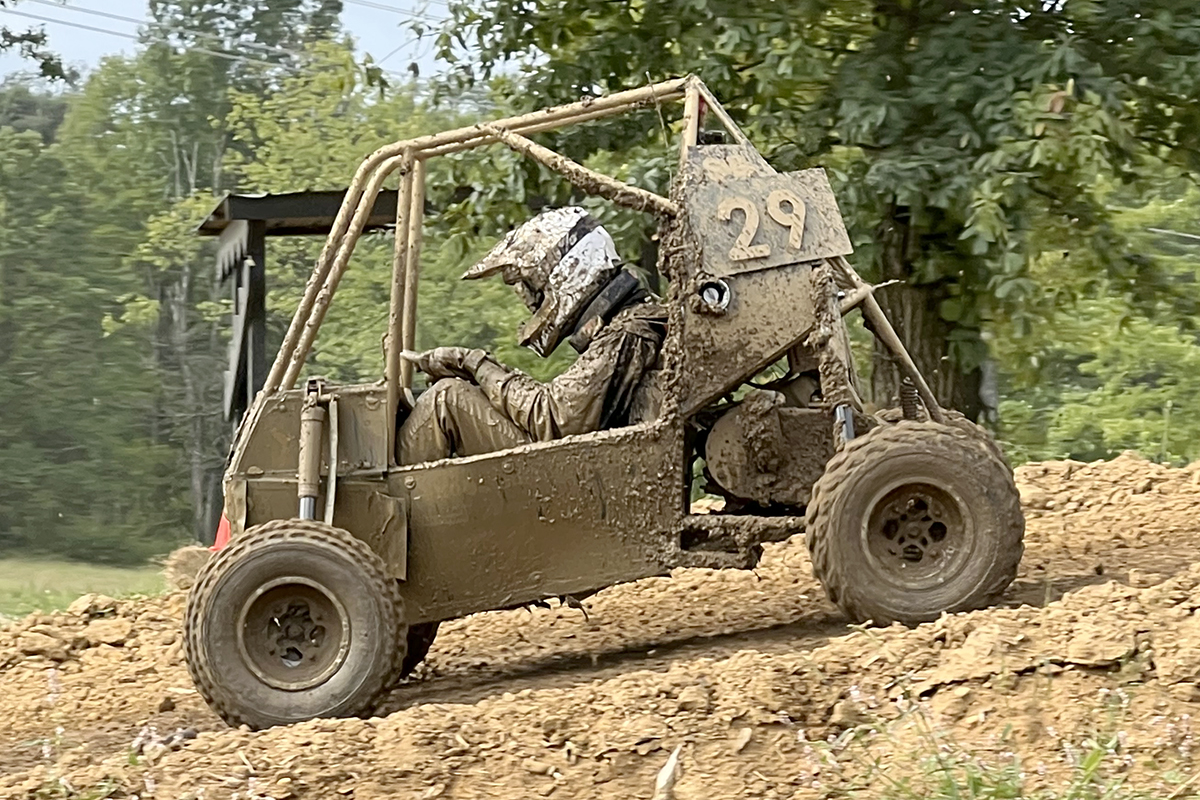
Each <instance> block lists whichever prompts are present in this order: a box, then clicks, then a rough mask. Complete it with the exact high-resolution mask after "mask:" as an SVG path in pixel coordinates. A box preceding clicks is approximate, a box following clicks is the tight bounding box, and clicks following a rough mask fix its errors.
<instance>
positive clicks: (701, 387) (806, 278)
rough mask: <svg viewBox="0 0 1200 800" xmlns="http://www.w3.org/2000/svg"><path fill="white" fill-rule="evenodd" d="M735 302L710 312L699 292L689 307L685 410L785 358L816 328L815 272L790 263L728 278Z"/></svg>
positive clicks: (683, 387)
mask: <svg viewBox="0 0 1200 800" xmlns="http://www.w3.org/2000/svg"><path fill="white" fill-rule="evenodd" d="M723 280H724V283H725V285H726V287H728V288H727V291H728V294H729V302H728V306H727V307H726V308H724V309H714V308H710V307H709V306H707V305H706V304H704V303H703V302H701V298H700V295H699V292H700V291H702V290H703V287H702V286H701V287H699V288H698V290H697V293H696V294H695V295H693V296H692V297H689V298H688V301H687V302H685V304H684V309H683V371H684V374H685V375H686V376H687V379H686V380H685V381H682V382H681V385H680V390H681V392H682V397H681V398H680V410H681V411H682V412H683V413H684V414H691V413H694V412H695V411H697V410H699V409H701V408H703V407H704V406H706V405H708V404H709V403H711V402H712V401H714V400H716V399H718V398H720V397H721V396H722V395H723V394H725V393H726V392H728V391H730V390H732V389H733V388H735V387H737V386H738V385H740V384H741V383H742V382H744V381H745V380H746V379H747V378H749V377H750V376H752V375H754V374H755V373H756V372H758V371H760V370H761V369H763V368H764V367H765V366H767V365H768V364H770V363H771V362H772V361H775V360H776V359H778V358H779V357H780V356H782V355H783V353H784V352H786V351H787V350H788V349H789V348H791V347H792V346H793V345H794V344H796V342H797V341H798V340H799V339H800V338H801V337H802V336H804V334H805V333H807V332H808V331H810V330H812V328H813V326H814V324H815V319H814V317H813V309H812V303H811V299H810V298H811V297H812V269H811V267H810V265H808V264H789V265H787V266H783V267H776V268H775V269H765V270H759V271H758V272H746V273H742V274H740V275H730V276H728V277H726V278H724V279H723Z"/></svg>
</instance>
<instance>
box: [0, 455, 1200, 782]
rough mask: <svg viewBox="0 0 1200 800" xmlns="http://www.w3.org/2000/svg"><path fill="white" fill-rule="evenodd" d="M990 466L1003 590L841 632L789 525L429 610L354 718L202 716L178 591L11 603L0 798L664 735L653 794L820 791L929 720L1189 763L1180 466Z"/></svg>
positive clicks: (1199, 483) (1190, 690)
mask: <svg viewBox="0 0 1200 800" xmlns="http://www.w3.org/2000/svg"><path fill="white" fill-rule="evenodd" d="M1018 477H1019V482H1020V484H1021V488H1022V496H1023V499H1024V501H1025V504H1026V512H1027V515H1028V518H1029V529H1028V534H1027V539H1026V542H1027V552H1026V556H1025V560H1024V562H1023V567H1022V573H1021V577H1020V578H1019V579H1018V582H1017V583H1016V584H1015V585H1014V587H1013V589H1012V590H1011V591H1010V607H1007V608H1000V609H994V610H990V611H984V612H976V613H974V614H967V615H957V616H954V617H948V618H945V619H943V620H941V621H939V622H937V623H933V624H930V625H924V626H921V627H920V628H917V629H915V630H906V629H903V628H899V627H893V628H888V629H884V630H873V631H866V632H862V631H853V630H851V629H849V628H848V627H847V626H846V625H845V623H844V622H842V621H841V620H840V618H839V617H838V615H837V613H836V611H835V610H834V609H833V608H832V606H830V605H829V604H828V602H827V601H826V600H825V599H824V597H823V595H822V593H821V590H820V588H819V586H818V585H817V584H816V583H815V581H814V580H813V578H812V577H811V573H810V570H809V566H808V560H807V555H806V553H805V551H804V547H803V544H802V543H801V542H790V543H787V544H785V545H782V546H778V547H774V548H772V549H770V550H769V551H768V552H767V554H766V557H765V558H764V560H763V563H762V565H761V566H760V568H759V569H758V570H757V571H756V572H755V573H739V572H710V571H706V570H680V571H678V572H677V573H676V574H675V575H673V576H671V577H670V578H663V579H653V580H647V581H642V582H639V583H636V584H631V585H628V586H620V587H614V588H612V589H609V590H607V591H605V592H601V593H600V594H598V595H596V596H595V597H593V598H591V599H590V600H589V601H588V602H587V604H586V605H587V609H588V618H586V619H585V617H584V615H583V614H582V613H581V612H579V611H578V610H572V609H568V608H555V609H550V610H546V609H535V610H534V611H532V612H530V611H523V610H522V611H508V612H498V613H491V614H483V615H478V616H476V617H472V618H468V619H465V620H460V621H457V622H454V623H450V624H447V625H445V626H443V628H442V633H441V634H440V635H439V638H438V640H437V642H436V643H435V645H434V647H433V650H432V651H431V653H430V657H429V660H428V662H427V664H426V665H425V666H423V667H422V668H421V669H420V670H419V671H418V674H417V675H416V676H415V678H414V679H413V680H411V681H409V682H408V683H406V684H404V685H402V686H400V687H398V688H397V689H396V690H395V691H394V692H393V693H392V695H391V696H390V698H389V700H388V703H387V705H386V708H385V709H384V711H383V713H385V714H386V716H383V717H379V718H375V719H372V720H366V721H362V720H337V721H329V720H322V721H315V722H311V723H305V724H303V725H297V726H292V727H289V728H283V729H275V730H271V731H265V732H262V733H250V732H248V731H236V730H229V729H228V728H226V727H224V726H223V724H222V723H221V722H220V721H219V720H217V719H216V718H215V717H214V716H213V715H212V714H211V713H209V712H208V710H207V708H206V707H205V706H204V705H203V703H202V701H200V700H199V699H198V697H197V696H196V695H195V693H194V692H193V690H192V689H191V686H190V682H189V680H188V677H187V673H186V670H185V669H184V667H183V665H182V662H181V659H180V646H179V641H178V627H179V624H178V618H179V614H180V611H181V609H182V604H183V601H182V597H181V596H178V595H176V596H172V597H167V598H161V599H154V600H146V601H138V602H133V601H129V602H121V603H118V604H117V605H116V607H115V609H114V608H111V607H109V604H108V603H107V602H105V601H103V600H101V601H100V602H99V607H95V605H96V604H95V603H89V602H87V601H84V602H80V603H79V604H77V606H76V607H75V608H74V610H73V611H72V612H71V613H63V614H56V615H50V616H43V617H31V618H29V619H26V620H24V621H22V622H20V623H19V624H17V625H16V626H14V627H12V628H11V629H9V630H8V631H4V632H0V719H2V720H4V721H5V723H6V726H5V728H4V729H3V730H0V797H3V798H8V797H44V796H60V795H66V796H70V795H69V791H70V787H74V788H80V789H82V788H83V787H95V786H105V787H111V789H112V790H113V794H112V796H116V797H123V796H130V795H132V794H134V793H136V794H138V795H139V796H141V797H148V796H152V797H160V798H184V797H193V798H201V797H203V798H225V797H229V798H232V797H238V798H243V799H244V798H257V797H274V798H284V797H292V796H296V797H313V798H325V797H354V798H372V797H408V796H411V797H428V798H432V797H454V798H462V797H524V796H537V795H539V794H540V795H543V796H544V795H549V794H553V795H554V796H560V797H583V796H587V797H605V798H632V797H650V795H651V793H652V790H653V786H654V781H655V776H656V773H657V772H658V770H659V769H660V767H662V765H663V764H664V762H665V761H666V760H667V757H668V754H669V753H670V752H671V751H672V750H673V749H674V748H675V747H676V746H678V745H683V749H682V751H681V754H680V756H681V764H682V770H681V777H680V779H679V783H678V785H677V787H676V797H677V798H680V799H681V800H687V798H702V797H703V798H724V797H744V796H753V797H780V798H785V797H793V796H796V797H817V796H822V795H827V794H829V793H831V792H832V793H838V792H841V791H844V790H846V789H847V788H849V787H851V786H853V785H855V783H856V782H859V781H867V782H870V781H877V780H878V779H879V775H877V774H874V773H872V768H871V766H870V759H871V758H875V757H881V756H886V757H887V759H888V761H889V763H890V764H891V765H892V769H894V770H904V769H906V767H905V764H906V761H905V759H917V758H918V757H920V754H921V753H926V754H927V753H928V751H929V747H930V745H931V743H932V746H933V749H934V750H935V751H936V749H937V744H939V743H953V744H957V745H961V746H962V747H964V748H967V749H970V750H971V751H973V752H976V753H979V754H981V756H982V757H984V758H985V759H987V758H991V759H995V760H1001V761H1002V760H1004V759H1010V758H1011V754H1012V753H1015V754H1017V755H1019V756H1020V757H1021V759H1022V765H1023V769H1024V770H1025V771H1026V772H1027V773H1028V776H1027V780H1028V782H1029V785H1030V786H1036V785H1038V784H1039V782H1048V783H1054V782H1055V781H1059V780H1062V779H1064V775H1065V774H1066V771H1067V769H1068V764H1069V762H1070V760H1071V758H1072V749H1071V746H1076V747H1077V746H1079V745H1080V743H1081V742H1082V741H1083V740H1084V739H1085V738H1086V737H1089V736H1092V737H1101V738H1103V737H1109V736H1116V737H1117V739H1118V744H1117V745H1114V748H1113V749H1115V750H1117V751H1119V753H1118V754H1117V755H1116V756H1115V757H1114V758H1115V760H1112V763H1110V764H1107V765H1106V767H1105V769H1111V770H1115V771H1118V772H1124V773H1126V774H1128V776H1129V777H1130V779H1131V780H1132V781H1133V783H1135V784H1137V785H1144V786H1145V787H1146V788H1147V789H1153V788H1155V787H1157V786H1158V785H1159V783H1160V782H1162V781H1166V782H1167V784H1169V783H1170V781H1172V780H1178V776H1179V775H1190V772H1191V768H1192V764H1193V759H1194V758H1195V753H1194V752H1193V750H1194V742H1193V739H1192V736H1193V734H1192V730H1191V720H1192V716H1193V715H1194V714H1195V713H1196V711H1197V710H1200V705H1197V703H1200V685H1198V684H1200V618H1198V617H1196V616H1194V615H1193V612H1194V611H1195V610H1196V609H1198V608H1200V568H1191V567H1190V565H1191V564H1193V563H1194V562H1200V469H1197V470H1191V469H1184V470H1171V469H1167V468H1164V467H1160V466H1157V465H1153V464H1150V463H1147V462H1145V461H1142V460H1139V459H1136V458H1133V457H1122V458H1120V459H1117V460H1115V461H1113V462H1109V463H1106V464H1097V465H1081V464H1071V463H1062V462H1056V463H1051V464H1042V465H1031V466H1027V467H1024V468H1022V469H1021V470H1019V475H1018ZM1171 576H1174V577H1171ZM1168 578H1170V580H1167V579H1168ZM1164 581H1165V582H1164ZM1130 584H1132V586H1131V585H1130ZM1145 587H1149V588H1145ZM1064 592H1070V594H1068V595H1067V597H1066V598H1065V599H1062V600H1059V598H1062V595H1063V593H1064ZM1054 601H1057V602H1054ZM1047 603H1049V605H1047ZM1021 604H1028V605H1026V606H1024V607H1018V606H1021ZM89 606H93V607H91V608H89ZM1029 606H1037V607H1036V608H1035V607H1029ZM1043 606H1044V607H1043ZM189 729H194V731H196V732H198V734H199V735H198V736H196V737H195V738H185V737H188V736H190V735H191V733H192V730H189ZM848 729H857V730H858V731H859V732H860V733H862V734H863V735H861V736H859V737H857V739H855V741H854V742H853V743H852V742H851V741H850V739H849V738H848V737H846V736H841V737H840V738H838V737H839V735H840V734H841V733H842V732H843V731H845V730H848ZM931 730H933V731H937V733H936V734H931V733H930V731H931ZM870 731H874V732H875V733H873V734H869V735H868V733H869V732H870ZM173 734H174V738H173V739H172V738H171V737H172V735H173ZM831 736H832V737H834V739H833V743H832V744H829V743H828V741H829V737H831ZM931 737H934V739H936V740H937V741H934V739H931ZM938 737H944V738H945V741H944V742H943V741H942V739H941V738H938ZM822 742H824V743H822ZM1064 742H1066V743H1067V745H1068V746H1067V747H1066V748H1064ZM138 749H140V751H141V755H138V756H136V757H135V756H134V755H133V753H134V751H135V750H138ZM908 768H910V771H912V772H916V771H917V765H916V763H915V761H914V763H912V764H909V765H908ZM1171 770H1176V774H1175V775H1172V774H1171ZM51 790H53V791H54V792H57V794H49V792H50V791H51ZM39 791H41V792H46V793H45V794H37V792H39ZM868 793H870V792H868Z"/></svg>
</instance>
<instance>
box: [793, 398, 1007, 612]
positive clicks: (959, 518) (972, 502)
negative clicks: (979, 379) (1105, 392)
mask: <svg viewBox="0 0 1200 800" xmlns="http://www.w3.org/2000/svg"><path fill="white" fill-rule="evenodd" d="M806 529H807V535H808V546H809V551H810V552H811V554H812V559H813V569H814V571H815V573H816V575H817V577H818V578H819V579H820V580H821V583H822V584H823V585H824V587H825V591H826V593H827V594H828V595H829V597H830V599H831V600H833V602H834V603H836V604H837V605H838V606H839V607H840V608H841V609H842V610H843V611H844V612H845V613H846V614H847V615H848V616H849V617H851V619H853V620H855V621H857V622H865V621H868V620H869V621H873V622H875V623H877V624H888V623H891V622H903V623H906V624H915V623H919V622H926V621H929V620H932V619H936V618H937V617H938V616H939V615H940V614H942V613H943V612H955V611H966V610H970V609H975V608H982V607H984V606H987V605H990V604H992V603H994V602H995V601H996V600H997V599H999V597H1000V596H1001V595H1002V594H1003V592H1004V590H1005V589H1006V588H1008V585H1009V584H1010V583H1011V582H1012V580H1013V578H1014V577H1016V573H1017V565H1018V563H1019V562H1020V560H1021V554H1022V550H1023V544H1022V539H1023V536H1024V533H1025V519H1024V517H1023V516H1022V514H1021V507H1020V500H1019V495H1018V494H1017V488H1016V484H1015V482H1014V481H1013V475H1012V470H1011V469H1009V468H1008V466H1007V465H1006V464H1005V463H1004V462H1003V461H1002V460H1001V459H1000V458H999V457H997V456H996V455H995V454H994V453H993V452H991V451H990V449H989V448H986V447H980V446H979V442H978V440H977V439H975V438H974V437H972V436H971V435H969V434H968V433H967V432H964V431H962V430H960V429H959V428H958V427H957V426H950V425H939V424H937V423H933V422H909V421H902V422H897V423H895V424H893V425H883V426H880V427H878V428H875V429H872V430H871V431H868V432H867V433H865V434H864V435H862V436H860V437H859V438H857V439H854V440H853V441H851V442H850V443H849V444H847V445H846V447H844V448H843V449H842V451H841V452H839V453H838V454H837V455H835V456H834V457H833V458H832V459H830V461H829V463H828V464H827V465H826V468H825V472H824V474H823V475H822V476H821V478H820V479H818V480H817V482H816V484H815V485H814V486H813V492H812V500H811V501H810V502H809V505H808V512H807V517H806Z"/></svg>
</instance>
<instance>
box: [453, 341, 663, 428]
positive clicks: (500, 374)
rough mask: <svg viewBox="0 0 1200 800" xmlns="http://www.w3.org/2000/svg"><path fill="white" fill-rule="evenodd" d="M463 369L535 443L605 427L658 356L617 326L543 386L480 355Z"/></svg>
mask: <svg viewBox="0 0 1200 800" xmlns="http://www.w3.org/2000/svg"><path fill="white" fill-rule="evenodd" d="M478 353H479V354H480V355H475V354H473V357H472V358H470V359H469V360H468V361H467V363H466V367H467V369H468V370H469V371H470V372H471V373H472V374H473V375H474V376H475V382H476V383H477V384H479V386H480V388H482V389H483V391H484V393H485V394H486V395H487V397H488V400H489V401H490V402H491V403H492V405H493V406H495V407H496V408H497V409H499V410H500V411H501V412H503V413H504V415H505V416H507V417H508V418H509V419H511V420H512V421H513V422H514V423H516V425H517V427H519V428H521V429H522V430H524V431H525V432H526V433H528V434H529V435H530V436H532V437H533V438H534V439H535V440H536V441H548V440H551V439H557V438H559V437H562V436H570V435H572V434H577V433H588V432H590V431H596V430H601V429H602V428H606V427H608V425H609V423H610V422H611V418H612V416H613V414H614V412H616V411H618V410H621V409H625V408H628V406H629V401H630V398H631V397H632V396H633V390H634V389H635V388H636V386H637V383H638V381H639V380H641V377H642V375H643V374H644V373H645V371H646V370H647V369H649V368H650V367H651V366H652V365H653V361H654V359H655V358H656V357H657V355H658V342H657V341H656V340H655V339H652V338H647V337H643V336H639V335H638V334H636V333H633V332H631V331H629V330H627V329H623V328H621V327H616V328H614V329H610V330H606V331H602V332H601V333H600V334H599V335H598V336H597V337H596V339H595V340H594V341H593V342H592V344H591V346H590V347H588V349H587V350H586V351H585V352H584V353H583V354H582V355H581V356H579V359H578V360H577V361H576V362H575V363H574V364H572V365H571V367H570V368H569V369H567V371H566V372H564V373H562V374H561V375H559V376H558V377H557V378H555V379H554V380H552V381H550V382H549V383H542V382H541V381H538V380H535V379H533V378H531V377H529V376H528V375H526V374H524V373H523V372H519V371H517V370H510V369H509V368H508V367H505V366H504V365H502V364H499V363H497V362H496V361H494V360H492V359H491V358H490V357H488V356H487V355H486V354H484V353H482V351H478Z"/></svg>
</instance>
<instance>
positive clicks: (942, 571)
mask: <svg viewBox="0 0 1200 800" xmlns="http://www.w3.org/2000/svg"><path fill="white" fill-rule="evenodd" d="M870 508H871V511H870V513H869V514H868V516H867V522H866V527H865V530H864V531H863V536H864V538H865V542H864V544H865V545H866V551H867V555H868V558H869V559H870V561H871V563H872V565H873V566H874V567H875V569H876V572H877V573H878V574H879V575H880V576H881V577H883V578H884V579H886V580H888V581H889V582H891V583H893V584H895V585H897V586H901V587H904V588H908V589H914V590H916V589H929V588H932V587H935V586H938V585H940V584H942V583H945V582H946V581H947V580H949V579H951V578H952V577H954V575H956V574H957V573H958V572H959V570H961V569H962V568H963V566H964V565H965V564H966V563H967V561H969V559H970V554H971V551H972V550H973V548H974V544H975V525H974V521H973V519H972V518H971V514H970V510H969V509H967V508H965V507H964V504H963V503H962V501H961V500H960V499H959V498H957V497H955V496H954V495H953V494H951V493H950V492H948V491H946V490H945V489H943V488H942V487H940V486H936V485H934V484H931V483H916V482H914V483H904V484H901V485H899V486H895V487H893V488H891V489H887V490H884V491H883V492H881V493H880V494H879V495H877V496H876V499H875V501H874V502H873V503H872V504H871V506H870Z"/></svg>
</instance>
